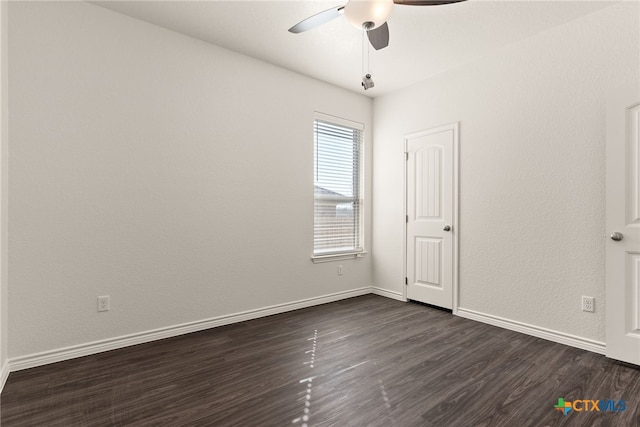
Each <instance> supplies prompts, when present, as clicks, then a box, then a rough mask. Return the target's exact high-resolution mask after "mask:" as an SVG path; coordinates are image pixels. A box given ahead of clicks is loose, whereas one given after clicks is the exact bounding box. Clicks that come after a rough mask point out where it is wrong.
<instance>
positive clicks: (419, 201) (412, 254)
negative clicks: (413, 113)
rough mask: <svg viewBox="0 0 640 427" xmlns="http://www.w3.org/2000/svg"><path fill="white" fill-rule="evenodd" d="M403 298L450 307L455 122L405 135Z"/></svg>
mask: <svg viewBox="0 0 640 427" xmlns="http://www.w3.org/2000/svg"><path fill="white" fill-rule="evenodd" d="M405 144H406V145H405V148H406V152H407V156H406V157H407V167H406V180H407V182H406V209H407V211H406V214H407V216H406V222H407V224H406V285H407V286H406V288H407V289H406V297H407V298H408V299H410V300H415V301H420V302H424V303H427V304H432V305H436V306H439V307H443V308H448V309H451V308H453V305H454V304H453V296H454V281H455V280H457V278H456V277H455V273H456V271H455V268H454V267H455V265H457V263H456V262H455V258H456V257H455V252H456V244H455V243H456V242H455V241H456V239H455V236H456V233H457V229H456V226H457V224H456V221H455V220H456V211H457V205H456V201H457V192H456V187H457V179H456V177H457V170H456V165H457V162H456V156H457V144H458V124H457V123H454V124H451V125H446V126H442V127H439V128H435V129H430V130H427V131H424V132H420V133H417V134H413V135H409V136H407V137H406V138H405Z"/></svg>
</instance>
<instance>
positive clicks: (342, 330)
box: [0, 295, 640, 427]
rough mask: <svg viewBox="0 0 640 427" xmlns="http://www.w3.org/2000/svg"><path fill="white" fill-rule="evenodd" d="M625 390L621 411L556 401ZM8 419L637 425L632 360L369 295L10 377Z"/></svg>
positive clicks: (10, 422)
mask: <svg viewBox="0 0 640 427" xmlns="http://www.w3.org/2000/svg"><path fill="white" fill-rule="evenodd" d="M559 397H562V398H564V399H565V400H566V401H573V400H578V399H590V400H597V399H605V400H608V399H614V400H620V399H624V400H625V402H626V410H625V411H620V412H605V411H602V410H601V411H600V412H577V411H571V412H569V413H568V414H567V415H566V416H565V415H563V414H562V413H560V412H559V411H556V410H555V409H554V405H555V404H556V403H557V401H558V398H559ZM0 411H1V421H2V426H3V427H12V426H47V427H49V426H65V427H68V426H172V427H173V426H245V427H246V426H293V427H300V426H322V427H329V426H340V427H342V426H392V427H400V426H454V427H457V426H517V427H520V426H616V427H618V426H640V369H636V368H634V367H630V366H625V365H622V364H618V363H616V362H613V361H611V360H608V359H606V358H605V357H603V356H600V355H597V354H594V353H589V352H587V351H583V350H578V349H575V348H571V347H567V346H563V345H560V344H555V343H551V342H549V341H545V340H542V339H538V338H534V337H530V336H526V335H522V334H519V333H516V332H511V331H507V330H504V329H500V328H496V327H493V326H489V325H485V324H482V323H477V322H474V321H471V320H467V319H462V318H459V317H456V316H452V315H451V314H450V313H447V312H444V311H440V310H437V309H433V308H430V307H426V306H423V305H419V304H413V303H402V302H398V301H394V300H390V299H386V298H383V297H379V296H374V295H367V296H362V297H357V298H352V299H348V300H344V301H339V302H335V303H331V304H326V305H322V306H317V307H311V308H307V309H303V310H298V311H294V312H290V313H285V314H280V315H275V316H270V317H266V318H262V319H257V320H252V321H248V322H243V323H238V324H234V325H228V326H224V327H220V328H215V329H210V330H207V331H202V332H197V333H193V334H189V335H184V336H180V337H176V338H170V339H166V340H162V341H156V342H153V343H148V344H142V345H138V346H134V347H129V348H125V349H121V350H115V351H110V352H106V353H101V354H97V355H93V356H87V357H83V358H79V359H74V360H69V361H65V362H60V363H56V364H52V365H47V366H42V367H38V368H33V369H28V370H24V371H19V372H14V373H12V374H10V376H9V379H8V382H7V384H6V386H5V389H4V392H3V393H2V396H1V398H0Z"/></svg>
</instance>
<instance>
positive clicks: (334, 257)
mask: <svg viewBox="0 0 640 427" xmlns="http://www.w3.org/2000/svg"><path fill="white" fill-rule="evenodd" d="M367 253H368V252H367V251H359V252H343V253H335V254H328V255H312V256H311V261H313V263H314V264H318V263H320V262H330V261H342V260H344V259H354V258H355V259H357V258H364V256H365V255H366V254H367Z"/></svg>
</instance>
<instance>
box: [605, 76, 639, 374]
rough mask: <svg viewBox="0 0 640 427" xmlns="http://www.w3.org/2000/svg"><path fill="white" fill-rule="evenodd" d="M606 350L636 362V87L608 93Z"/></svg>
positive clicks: (637, 326)
mask: <svg viewBox="0 0 640 427" xmlns="http://www.w3.org/2000/svg"><path fill="white" fill-rule="evenodd" d="M606 155H607V160H606V168H607V169H606V215H607V219H606V236H605V237H606V240H607V243H606V287H607V290H606V295H607V302H606V309H607V316H606V318H607V326H606V331H607V350H606V355H607V357H610V358H612V359H617V360H621V361H624V362H628V363H633V364H635V365H640V88H639V87H638V86H637V85H635V86H632V87H627V88H624V89H620V90H618V91H616V92H614V93H612V94H611V95H610V97H609V102H608V103H607V142H606Z"/></svg>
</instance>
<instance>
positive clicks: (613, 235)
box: [611, 231, 624, 242]
mask: <svg viewBox="0 0 640 427" xmlns="http://www.w3.org/2000/svg"><path fill="white" fill-rule="evenodd" d="M623 237H624V236H623V235H622V233H618V232H617V231H616V232H615V233H611V240H615V241H616V242H619V241H620V240H622V238H623Z"/></svg>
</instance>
